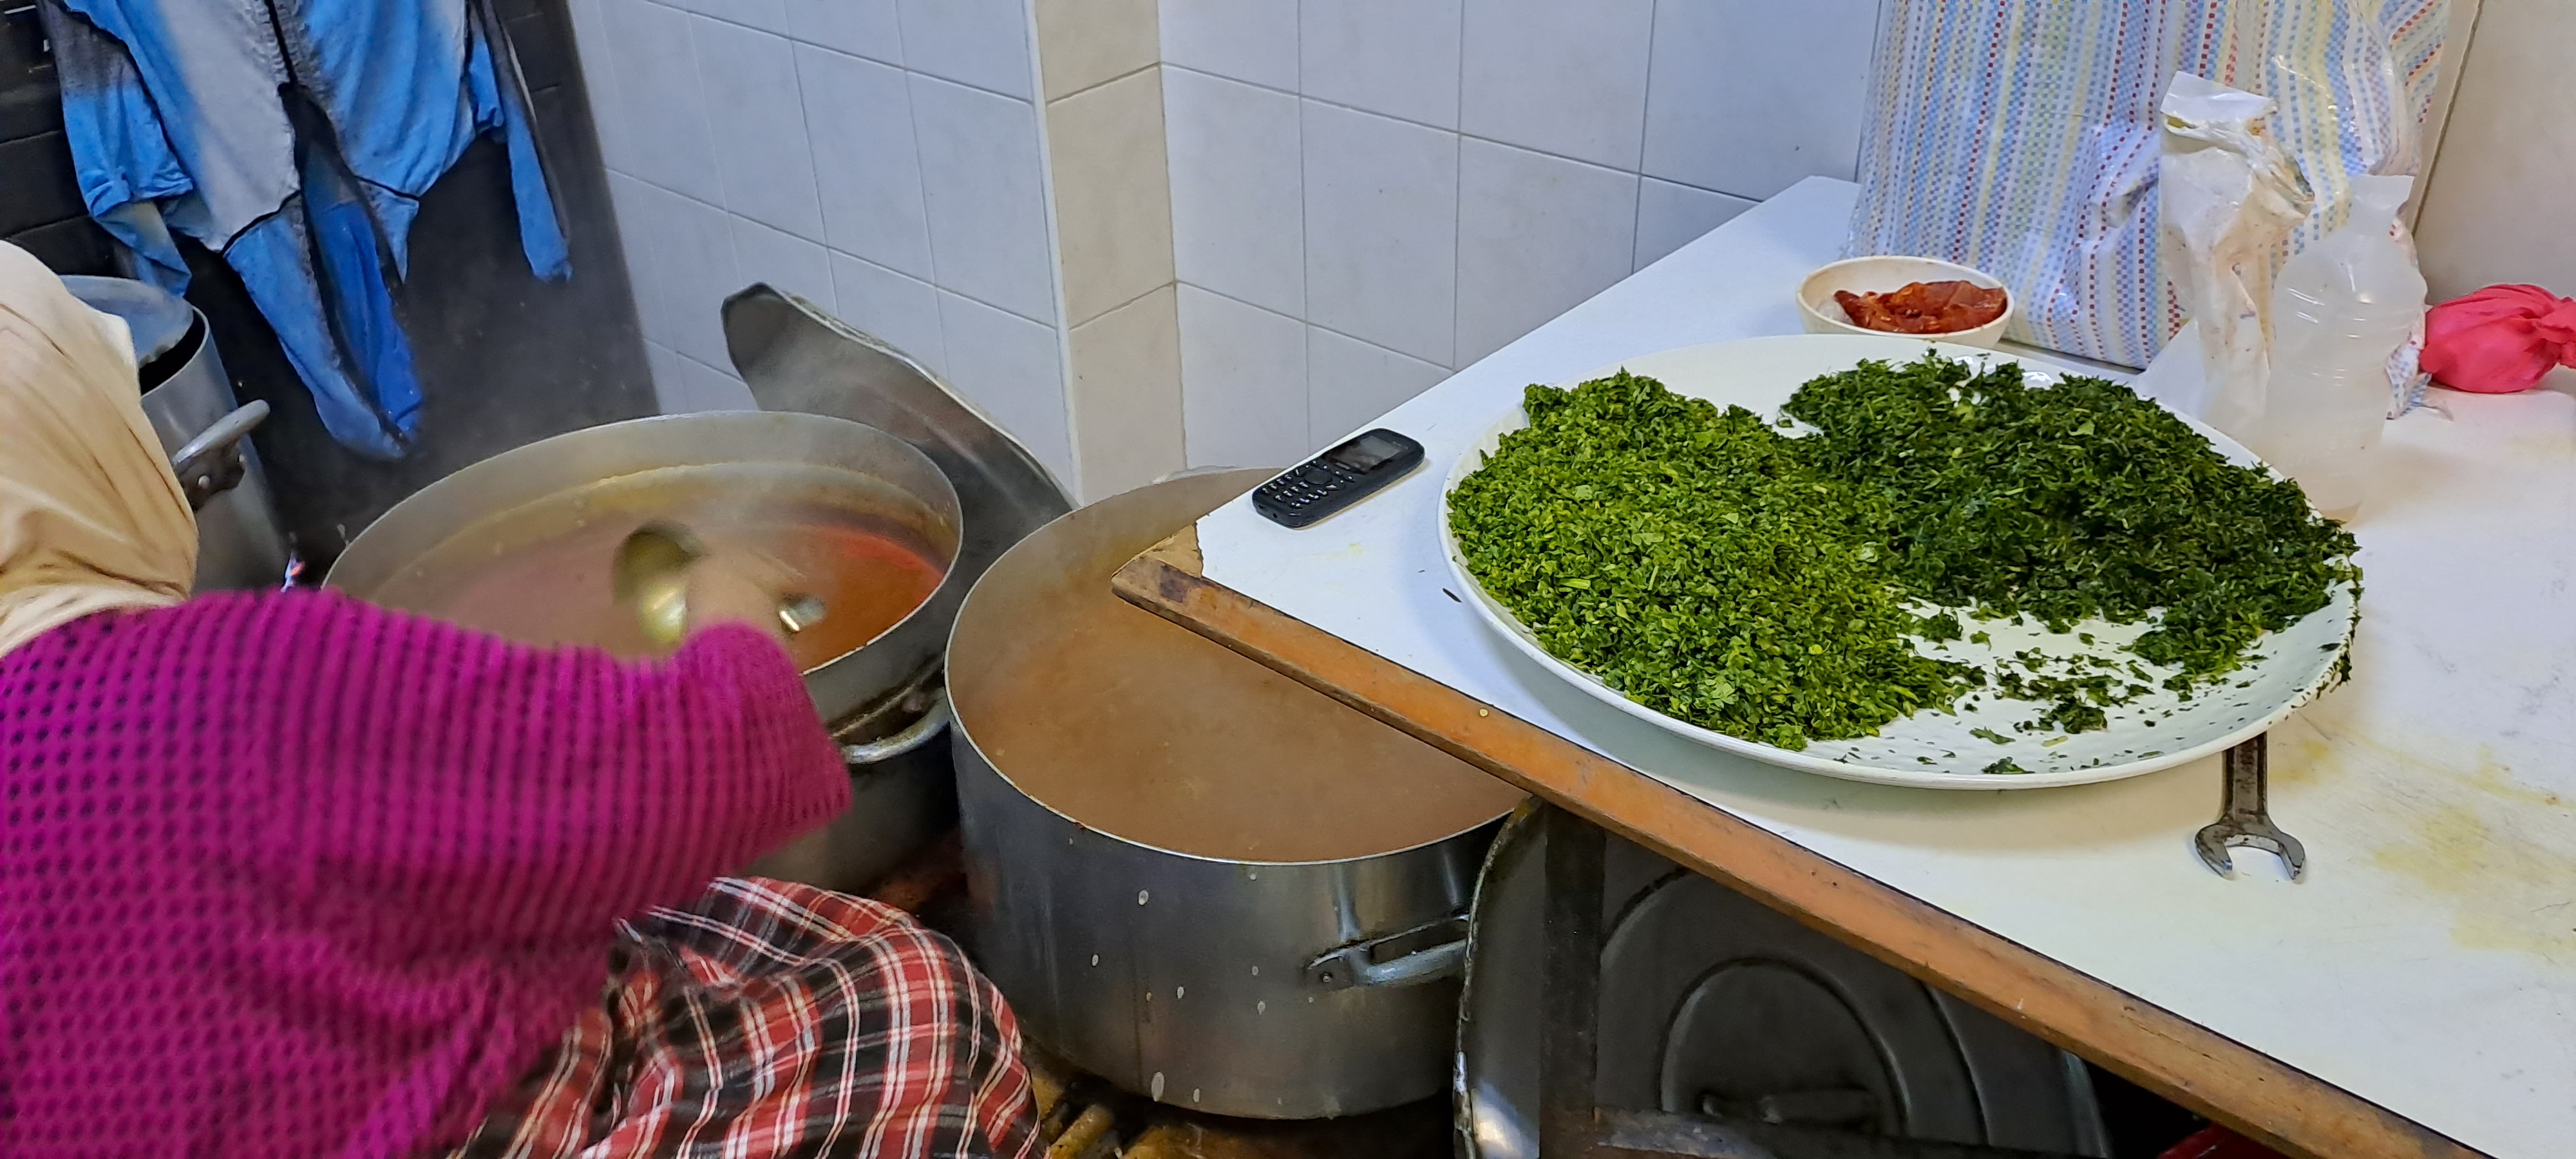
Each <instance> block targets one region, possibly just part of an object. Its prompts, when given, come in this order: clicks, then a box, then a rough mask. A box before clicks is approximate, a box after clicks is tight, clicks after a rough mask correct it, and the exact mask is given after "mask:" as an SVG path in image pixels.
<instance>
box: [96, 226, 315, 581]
mask: <svg viewBox="0 0 2576 1159" xmlns="http://www.w3.org/2000/svg"><path fill="white" fill-rule="evenodd" d="M63 285H64V286H66V287H68V288H69V289H70V290H71V292H72V295H73V296H74V297H77V298H79V299H80V300H81V301H82V302H84V303H87V304H88V305H89V307H90V308H91V309H94V310H99V311H102V312H105V313H109V314H114V315H116V316H117V317H118V318H121V319H123V320H124V321H125V328H126V333H127V334H128V335H129V336H130V337H131V338H132V339H133V342H134V361H135V365H136V369H137V371H138V372H139V376H140V378H141V386H142V388H143V414H144V417H146V418H149V419H151V420H152V432H153V433H154V434H156V435H158V436H160V438H161V450H162V452H163V453H164V454H167V455H169V456H170V459H171V465H172V466H173V467H174V468H175V469H176V470H177V471H178V473H179V483H180V487H181V489H182V490H184V491H185V492H186V493H187V496H188V502H189V505H190V506H192V507H194V508H195V509H196V513H197V575H196V581H195V585H194V586H195V588H196V590H198V591H212V590H215V589H218V588H273V587H276V586H278V585H279V584H281V583H284V582H285V579H286V560H287V544H286V533H285V532H284V531H283V530H281V529H280V528H279V526H278V521H277V512H276V509H275V508H273V507H272V506H270V503H269V495H268V480H267V478H266V477H265V476H264V475H263V474H262V472H261V471H260V466H259V454H258V452H256V451H254V450H252V449H251V445H250V438H249V435H250V432H251V430H252V428H254V427H257V426H258V425H259V423H260V421H261V420H262V419H265V418H266V417H267V416H268V404H267V403H264V402H257V401H254V402H250V403H247V404H244V403H241V402H239V401H238V400H237V399H235V398H234V396H233V383H232V379H231V378H230V377H229V376H227V375H226V374H225V373H224V363H223V359H222V358H220V357H218V356H217V355H216V354H215V344H214V340H213V338H212V337H211V336H210V335H209V333H208V332H207V329H206V318H205V315H204V314H202V313H199V312H198V310H197V308H196V307H195V306H191V305H189V304H188V302H187V300H186V299H184V298H181V297H179V296H178V295H176V294H173V293H171V292H169V291H167V290H164V289H161V288H160V287H158V286H152V285H147V284H145V283H142V282H138V281H134V280H132V279H130V278H99V277H88V276H84V275H78V274H75V275H71V276H69V277H65V278H64V279H63Z"/></svg>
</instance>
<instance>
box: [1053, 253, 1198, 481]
mask: <svg viewBox="0 0 2576 1159" xmlns="http://www.w3.org/2000/svg"><path fill="white" fill-rule="evenodd" d="M1180 340H1181V334H1180V317H1179V314H1178V312H1177V309H1176V306H1175V303H1174V288H1173V287H1171V286H1164V287H1163V288H1162V289H1159V290H1156V291H1154V292H1153V293H1150V294H1147V295H1145V296H1144V297H1141V298H1138V299H1136V300H1135V301H1133V302H1129V303H1127V304H1126V305H1124V306H1120V307H1119V308H1117V309H1115V310H1112V311H1110V312H1108V313H1106V314H1103V315H1101V316H1100V317H1098V318H1094V319H1092V320H1091V321H1089V322H1085V323H1083V324H1082V325H1079V326H1076V327H1074V328H1073V334H1072V341H1071V343H1070V345H1071V348H1072V351H1073V381H1072V385H1071V387H1070V388H1069V389H1068V390H1067V392H1066V393H1067V395H1068V396H1069V398H1070V399H1071V404H1072V407H1073V437H1074V444H1075V456H1076V458H1077V459H1078V460H1079V461H1080V462H1081V464H1082V498H1083V500H1084V501H1085V502H1090V501H1094V500H1098V499H1103V498H1107V497H1108V496H1111V495H1115V494H1117V493H1119V492H1121V491H1126V490H1131V489H1133V488H1137V487H1142V486H1144V485H1145V484H1147V483H1151V482H1153V481H1154V480H1155V479H1157V478H1160V477H1162V476H1163V475H1165V474H1167V473H1169V472H1172V471H1177V470H1180V469H1181V468H1182V467H1183V466H1185V465H1187V464H1186V461H1185V459H1184V457H1183V455H1182V453H1181V447H1182V428H1181V347H1180Z"/></svg>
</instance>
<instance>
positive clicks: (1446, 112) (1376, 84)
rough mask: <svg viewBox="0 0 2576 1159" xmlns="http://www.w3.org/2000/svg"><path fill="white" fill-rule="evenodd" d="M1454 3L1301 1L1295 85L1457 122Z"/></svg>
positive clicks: (1330, 97)
mask: <svg viewBox="0 0 2576 1159" xmlns="http://www.w3.org/2000/svg"><path fill="white" fill-rule="evenodd" d="M1458 5H1459V0H1303V3H1302V5H1301V6H1300V10H1299V22H1298V63H1299V67H1298V83H1299V90H1298V91H1300V92H1303V93H1304V94H1306V95H1307V96H1310V97H1314V98H1316V99H1318V100H1326V101H1331V102H1333V103H1335V104H1343V105H1350V106H1353V107H1355V108H1362V109H1367V110H1368V111H1370V112H1373V113H1384V114H1386V115H1388V116H1390V117H1402V118H1404V119H1406V120H1408V121H1419V122H1421V123H1423V124H1426V125H1433V126H1437V127H1439V128H1443V129H1455V128H1457V127H1458V18H1459V12H1458ZM1581 7H1584V8H1589V7H1590V4H1589V3H1586V4H1584V5H1582V6H1581Z"/></svg>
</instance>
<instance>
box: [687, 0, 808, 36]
mask: <svg viewBox="0 0 2576 1159" xmlns="http://www.w3.org/2000/svg"><path fill="white" fill-rule="evenodd" d="M676 2H677V3H678V5H679V6H680V7H682V8H686V9H688V10H689V11H691V12H697V13H702V14H704V15H708V16H713V17H715V18H716V19H718V20H723V21H728V22H730V23H734V24H747V25H749V26H751V27H753V28H757V29H760V30H762V31H764V32H785V31H787V3H786V0H676Z"/></svg>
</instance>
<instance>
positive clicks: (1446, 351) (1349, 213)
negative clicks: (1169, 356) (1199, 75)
mask: <svg viewBox="0 0 2576 1159" xmlns="http://www.w3.org/2000/svg"><path fill="white" fill-rule="evenodd" d="M1307 11H1309V12H1312V11H1314V9H1313V7H1312V6H1309V7H1308V9H1307ZM1309 43H1310V44H1311V43H1312V42H1311V41H1310V42H1309ZM1303 114H1304V115H1303V117H1302V118H1301V121H1300V129H1301V132H1302V133H1303V136H1304V145H1305V149H1304V152H1305V185H1306V303H1307V307H1306V318H1307V320H1309V321H1312V322H1314V323H1315V324H1317V325H1320V326H1325V327H1328V328H1330V329H1334V330H1339V331H1341V332H1342V333H1345V334H1349V335H1353V336H1355V337H1358V338H1362V339H1365V340H1367V341H1370V342H1375V343H1377V344H1379V345H1381V346H1386V347H1389V348H1391V349H1394V350H1397V351H1400V352H1402V353H1405V354H1410V355H1413V356H1414V357H1416V358H1420V359H1423V360H1425V361H1429V362H1436V363H1439V364H1441V365H1443V366H1446V365H1449V360H1450V357H1451V355H1452V354H1453V353H1454V352H1455V349H1456V336H1457V326H1456V322H1457V314H1456V304H1457V288H1458V282H1457V252H1458V251H1457V245H1458V136H1457V134H1455V133H1448V132H1443V131H1440V130H1437V129H1427V128H1424V127H1422V126H1420V125H1416V124H1412V123H1410V122H1406V121H1396V120H1390V119H1388V118H1385V117H1379V116H1372V115H1370V114H1367V113H1359V112H1353V111H1351V110H1349V109H1343V108H1337V107H1334V106H1331V105H1323V104H1317V103H1315V102H1313V101H1307V102H1305V104H1304V110H1303Z"/></svg>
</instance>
